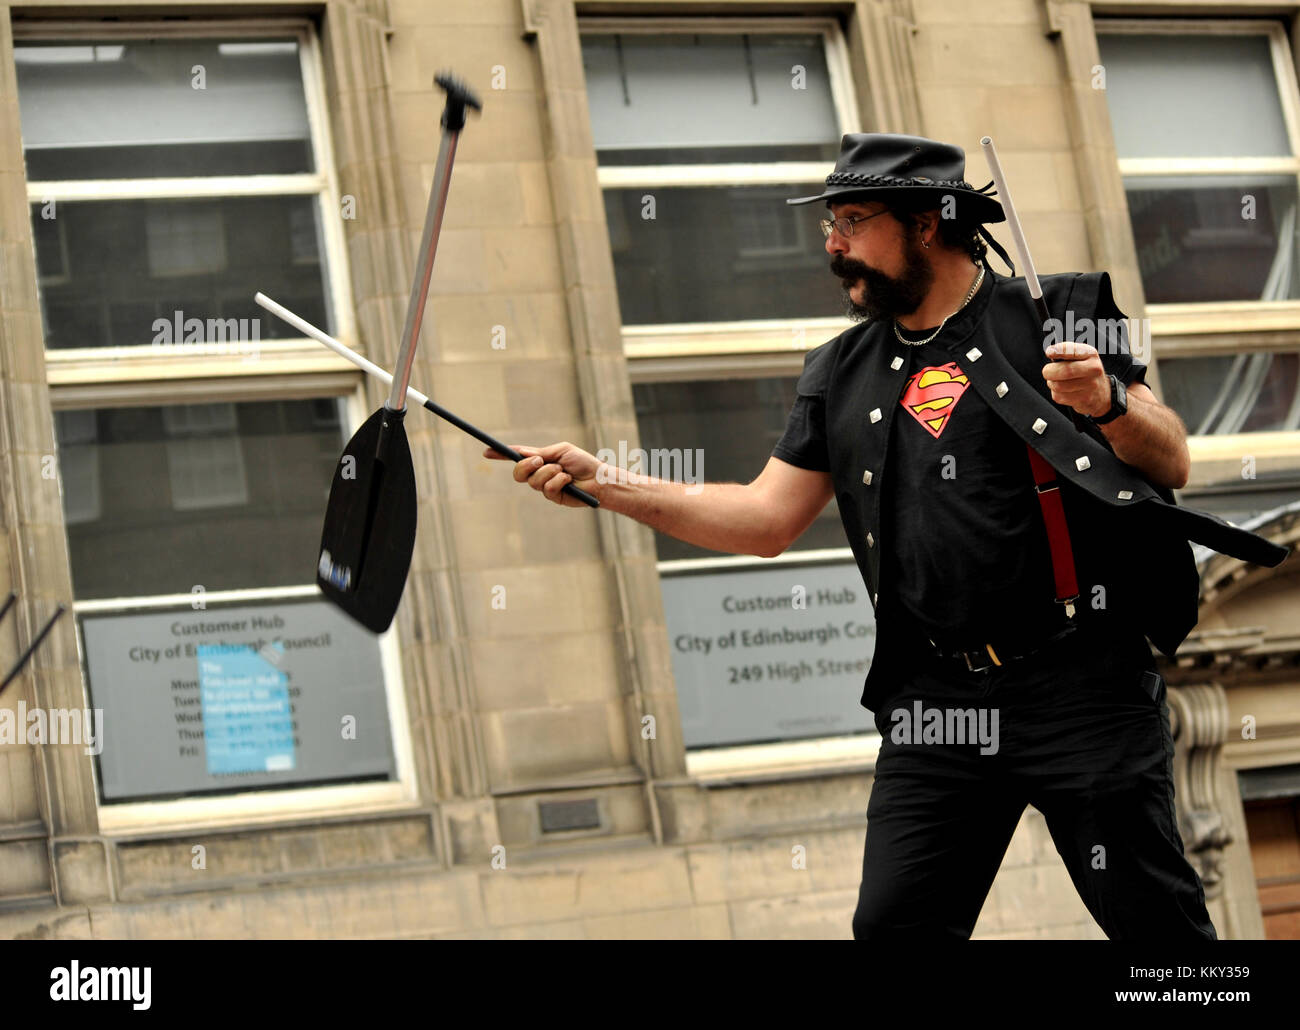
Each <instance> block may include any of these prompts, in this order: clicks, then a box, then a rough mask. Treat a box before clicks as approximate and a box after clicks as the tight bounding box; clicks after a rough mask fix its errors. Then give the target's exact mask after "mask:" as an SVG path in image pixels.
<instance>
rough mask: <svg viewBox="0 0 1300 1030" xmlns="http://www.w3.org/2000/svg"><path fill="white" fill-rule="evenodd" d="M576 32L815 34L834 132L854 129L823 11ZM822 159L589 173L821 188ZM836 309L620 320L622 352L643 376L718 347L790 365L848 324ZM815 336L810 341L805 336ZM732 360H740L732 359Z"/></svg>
mask: <svg viewBox="0 0 1300 1030" xmlns="http://www.w3.org/2000/svg"><path fill="white" fill-rule="evenodd" d="M578 33H579V36H580V37H586V36H592V35H682V36H689V35H736V34H738V33H746V34H749V35H779V34H800V35H820V36H821V37H822V45H823V52H824V53H825V56H826V70H827V76H828V78H829V81H830V88H831V102H832V104H833V105H834V107H835V114H836V118H837V120H838V124H839V130H840V134H841V135H844V134H846V133H849V132H854V131H857V126H859V125H860V124H861V119H860V117H859V113H858V104H857V99H856V96H855V94H854V92H853V89H852V88H851V83H852V78H853V75H852V64H851V62H850V60H849V51H848V44H847V41H846V40H845V38H844V32H843V30H842V29H841V27H840V25H839V23H838V22H837V21H836V20H835V19H833V18H826V17H807V18H805V17H772V18H713V17H698V18H691V17H683V18H673V19H671V20H666V19H659V18H637V17H627V18H622V17H581V18H579V19H578ZM828 170H829V169H828V168H827V165H826V162H824V161H772V162H734V163H729V164H685V165H681V164H679V165H671V164H664V165H616V166H602V165H600V164H599V163H597V167H596V178H597V181H598V183H599V185H600V190H601V194H602V196H603V195H604V192H605V190H607V189H637V188H646V189H663V188H667V187H674V186H707V187H718V188H720V189H725V188H726V187H728V186H764V185H785V184H786V183H791V182H795V183H807V184H808V185H809V186H812V187H815V188H816V189H821V188H822V187H823V186H824V184H825V181H826V175H827V172H828ZM851 324H852V323H851V322H849V320H848V319H846V318H843V317H838V318H836V317H832V318H796V319H776V320H732V321H718V322H701V323H685V322H683V323H664V324H654V325H624V326H623V352H624V354H625V356H626V358H627V362H628V368H629V370H630V371H631V373H632V375H633V381H634V382H637V381H641V382H647V381H650V380H649V379H648V378H645V375H646V374H649V375H653V374H654V373H653V372H652V371H650V372H648V373H646V372H643V370H641V369H640V368H639V367H638V366H639V364H640V363H641V362H642V361H657V360H658V359H662V358H688V357H716V356H718V355H741V354H748V355H756V356H757V355H763V356H771V355H779V354H782V353H785V354H787V355H789V357H790V360H789V361H788V362H785V363H783V367H784V366H786V365H788V366H790V367H793V368H794V369H795V373H794V374H797V372H798V368H799V367H801V365H802V360H803V359H802V351H806V350H809V349H811V348H812V347H815V346H817V345H818V344H819V343H820V342H822V341H823V340H825V339H828V338H829V337H831V336H835V335H836V334H838V333H840V332H842V331H843V330H844V329H847V328H848V327H849V326H850V325H851ZM809 341H814V342H809ZM737 364H739V363H737Z"/></svg>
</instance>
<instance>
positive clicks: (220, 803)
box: [99, 781, 416, 837]
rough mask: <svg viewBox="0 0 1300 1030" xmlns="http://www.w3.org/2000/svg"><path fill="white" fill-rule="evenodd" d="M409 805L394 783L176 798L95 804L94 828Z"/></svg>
mask: <svg viewBox="0 0 1300 1030" xmlns="http://www.w3.org/2000/svg"><path fill="white" fill-rule="evenodd" d="M415 804H416V798H415V796H414V794H413V792H411V791H409V790H408V789H407V787H406V785H405V784H403V783H401V782H396V781H393V782H386V783H358V784H349V785H344V786H334V787H311V788H303V789H299V790H292V789H290V790H277V791H250V792H248V793H244V794H223V795H221V796H220V797H205V798H185V799H181V800H176V801H131V802H123V803H119V804H101V805H100V807H99V829H100V832H101V833H103V834H105V835H106V836H115V837H116V836H134V835H139V834H153V833H159V832H172V831H180V830H201V831H213V830H220V829H234V828H238V827H243V826H266V825H277V824H282V823H290V822H296V821H301V820H303V819H311V818H316V819H320V818H330V819H335V818H341V817H345V816H374V815H383V814H388V813H391V812H399V811H402V810H406V809H410V808H411V807H412V806H413V805H415Z"/></svg>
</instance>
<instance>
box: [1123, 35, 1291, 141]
mask: <svg viewBox="0 0 1300 1030" xmlns="http://www.w3.org/2000/svg"><path fill="white" fill-rule="evenodd" d="M1097 45H1098V47H1099V48H1100V50H1101V59H1102V63H1103V66H1104V67H1105V69H1106V99H1107V100H1108V102H1109V104H1110V118H1111V124H1112V125H1113V126H1114V130H1115V147H1116V149H1117V150H1118V152H1119V156H1120V157H1121V158H1124V157H1247V156H1249V157H1269V156H1285V157H1290V156H1291V152H1292V151H1291V145H1290V143H1289V141H1288V139H1287V133H1286V123H1285V122H1284V121H1283V119H1282V104H1281V99H1280V97H1279V95H1278V86H1277V77H1276V76H1275V75H1274V73H1273V61H1272V57H1271V56H1270V52H1269V41H1268V37H1267V36H1264V35H1262V34H1261V35H1251V36H1235V35H1187V36H1177V35H1164V34H1159V35H1149V36H1130V35H1102V34H1099V35H1098V37H1097Z"/></svg>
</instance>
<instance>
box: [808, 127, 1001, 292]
mask: <svg viewBox="0 0 1300 1030" xmlns="http://www.w3.org/2000/svg"><path fill="white" fill-rule="evenodd" d="M965 174H966V152H965V151H964V150H962V148H961V147H958V146H955V145H954V144H952V143H940V142H938V141H937V140H932V139H926V138H925V137H924V136H903V135H899V134H897V133H892V132H850V133H848V134H847V135H846V136H845V137H844V138H843V139H842V140H841V141H840V156H839V158H838V159H837V160H836V161H835V171H833V172H831V174H830V175H828V176H826V189H825V190H824V191H823V192H822V193H819V194H817V195H816V196H815V197H792V198H790V199H788V200H786V203H787V204H811V203H813V202H814V201H818V200H824V201H826V206H827V207H830V205H831V204H836V203H845V202H847V201H850V200H879V201H882V202H885V203H888V202H889V201H891V200H898V199H903V198H906V199H908V200H912V199H914V198H915V199H924V200H929V199H931V198H933V201H934V206H935V207H942V206H943V205H944V204H945V203H947V202H948V200H947V198H949V197H951V198H952V201H951V203H952V205H953V206H954V208H955V210H954V216H955V217H956V218H958V219H960V220H961V221H964V222H970V223H977V224H980V225H983V224H984V223H986V222H1005V221H1006V220H1007V216H1006V214H1005V212H1003V210H1002V205H1001V204H1000V203H998V202H997V201H996V200H994V199H993V197H992V196H991V195H990V194H991V193H992V192H993V183H992V182H989V183H987V184H985V185H984V186H981V187H980V188H979V189H976V188H975V187H974V186H972V185H971V184H970V183H968V182H967V181H966V180H965V178H963V177H964V176H965ZM980 235H982V236H984V238H985V239H986V240H987V241H988V243H989V244H990V245H991V246H992V247H993V249H994V250H995V251H996V252H997V253H998V254H999V255H1000V256H1001V257H1002V259H1003V260H1004V261H1006V262H1007V267H1009V268H1013V271H1014V266H1012V265H1011V262H1010V260H1009V259H1008V257H1007V254H1006V251H1004V250H1003V249H1002V248H1001V247H1000V246H998V245H997V243H996V242H995V241H993V240H992V239H990V238H989V236H988V235H987V234H986V233H981V234H980Z"/></svg>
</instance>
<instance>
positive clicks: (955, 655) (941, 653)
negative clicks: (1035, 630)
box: [929, 620, 1077, 672]
mask: <svg viewBox="0 0 1300 1030" xmlns="http://www.w3.org/2000/svg"><path fill="white" fill-rule="evenodd" d="M1076 626H1077V624H1076V623H1075V622H1074V621H1073V620H1071V621H1070V622H1069V623H1067V624H1066V625H1065V626H1064V627H1062V628H1061V629H1059V630H1057V631H1056V632H1055V633H1053V634H1052V635H1051V636H1050V637H1046V638H1044V639H1042V640H1039V641H1037V642H1036V643H1035V644H1034V645H1033V646H1032V647H1026V646H1025V645H1024V644H1021V645H1019V646H1018V647H1016V648H1015V649H1012V648H1010V647H1002V646H998V647H995V646H994V645H993V644H991V643H989V644H985V645H983V646H982V647H978V648H976V649H975V650H973V651H948V650H945V649H943V648H941V647H940V646H939V645H938V644H936V643H935V642H934V641H933V640H931V641H929V644H930V653H931V654H933V655H934V656H935V657H937V658H947V659H950V660H952V661H954V662H958V663H959V664H962V665H965V667H966V669H967V670H968V671H970V672H984V671H985V670H986V669H992V668H996V667H997V666H999V665H1006V664H1007V663H1008V662H1014V661H1016V660H1018V659H1020V658H1028V657H1029V656H1030V655H1031V654H1037V653H1038V652H1039V651H1041V650H1043V648H1045V647H1048V646H1049V645H1051V644H1054V643H1056V642H1057V641H1058V640H1062V639H1064V638H1065V637H1067V636H1069V635H1070V634H1071V633H1073V632H1074V630H1075V628H1076Z"/></svg>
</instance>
